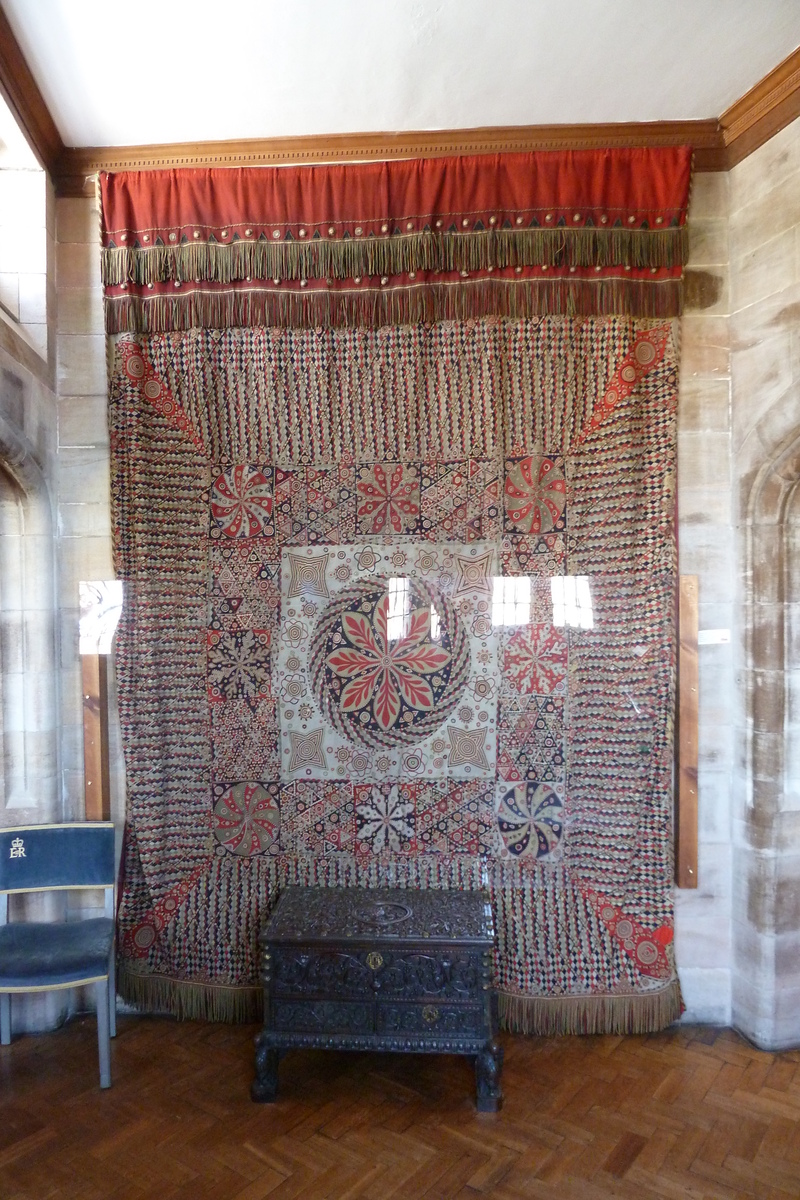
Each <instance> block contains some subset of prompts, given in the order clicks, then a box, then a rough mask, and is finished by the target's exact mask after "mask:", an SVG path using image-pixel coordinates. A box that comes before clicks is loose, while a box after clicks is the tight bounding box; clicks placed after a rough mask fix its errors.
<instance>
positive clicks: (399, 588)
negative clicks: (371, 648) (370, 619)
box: [386, 579, 411, 642]
mask: <svg viewBox="0 0 800 1200" xmlns="http://www.w3.org/2000/svg"><path fill="white" fill-rule="evenodd" d="M410 613H411V594H410V592H409V587H408V580H407V579H390V580H389V610H388V613H387V619H386V636H387V637H388V639H389V641H390V642H399V641H400V640H401V639H402V638H404V637H405V636H406V634H407V633H408V619H409V615H410Z"/></svg>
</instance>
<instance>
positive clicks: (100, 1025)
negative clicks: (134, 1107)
mask: <svg viewBox="0 0 800 1200" xmlns="http://www.w3.org/2000/svg"><path fill="white" fill-rule="evenodd" d="M114 882H115V880H114V826H113V825H112V824H111V823H110V822H89V821H86V822H83V823H81V824H76V825H21V826H18V827H16V828H14V829H0V1043H2V1045H3V1046H7V1045H8V1044H9V1042H10V1041H11V995H12V993H13V992H48V991H54V990H56V989H60V988H71V987H80V986H83V985H84V984H89V983H93V984H94V985H95V994H96V996H97V1041H98V1045H99V1048H100V1086H101V1087H104V1088H107V1087H110V1086H111V1046H110V1044H109V1037H114V1035H115V1033H116V989H115V987H114V916H115V914H114ZM78 888H84V889H85V888H104V889H105V911H106V915H105V916H104V917H92V918H91V919H89V920H85V921H77V922H67V923H64V922H40V921H36V922H34V921H30V922H26V921H19V922H16V923H13V924H9V922H8V897H9V894H11V893H14V892H44V891H63V890H66V889H78Z"/></svg>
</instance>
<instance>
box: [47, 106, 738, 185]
mask: <svg viewBox="0 0 800 1200" xmlns="http://www.w3.org/2000/svg"><path fill="white" fill-rule="evenodd" d="M687 144H689V145H692V146H694V147H695V155H696V156H695V166H696V167H697V169H698V170H701V171H702V170H706V171H714V170H722V169H724V161H723V160H724V153H725V152H724V146H723V143H722V138H721V134H720V129H719V123H718V122H717V121H715V120H711V121H652V122H628V123H625V124H607V125H517V126H506V127H495V128H485V129H443V130H428V131H424V130H419V131H413V132H405V133H349V134H329V135H326V136H316V135H315V136H311V137H291V138H259V139H254V140H248V141H230V142H183V143H176V144H172V145H157V146H114V147H89V148H80V149H77V148H76V149H67V150H65V151H64V153H63V155H62V157H61V160H60V162H59V167H58V176H57V179H56V185H57V189H58V192H59V194H60V195H70V196H73V195H81V194H82V193H84V192H86V191H87V190H89V189H90V188H91V186H92V185H91V182H90V180H89V178H88V177H89V176H91V175H93V174H94V173H95V172H96V171H99V170H100V171H148V170H155V169H163V168H165V167H192V166H215V167H241V166H251V167H252V166H262V165H265V164H270V165H273V166H278V165H286V164H291V163H296V164H302V163H325V162H364V161H368V160H381V159H392V158H441V157H447V156H449V155H454V154H497V153H502V152H510V151H515V150H516V151H531V150H577V149H600V148H602V147H604V146H683V145H687Z"/></svg>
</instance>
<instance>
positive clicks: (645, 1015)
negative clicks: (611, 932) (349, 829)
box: [117, 966, 683, 1037]
mask: <svg viewBox="0 0 800 1200" xmlns="http://www.w3.org/2000/svg"><path fill="white" fill-rule="evenodd" d="M117 990H118V992H119V994H120V996H122V998H123V1000H125V1001H126V1002H127V1003H128V1004H131V1005H132V1006H133V1007H134V1008H137V1009H139V1010H140V1011H141V1012H147V1013H169V1014H171V1015H172V1016H175V1017H177V1018H178V1019H179V1020H182V1021H216V1022H222V1023H225V1024H229V1025H245V1024H251V1023H253V1022H256V1021H261V1020H262V1019H263V1016H264V991H263V988H260V987H229V986H225V985H224V984H214V983H207V982H205V983H192V982H190V981H187V980H183V979H172V978H170V977H169V976H166V975H140V974H138V973H137V972H135V971H131V970H129V969H128V968H127V967H124V966H122V967H120V969H119V972H118V976H117ZM498 1003H499V1010H500V1024H501V1026H502V1028H503V1029H506V1030H508V1032H510V1033H525V1034H531V1035H534V1036H538V1037H553V1036H555V1035H567V1034H621V1033H658V1032H659V1031H660V1030H662V1029H666V1027H667V1026H668V1025H671V1024H672V1023H673V1021H677V1019H678V1018H679V1017H680V1015H681V1012H682V1011H683V1004H682V1001H681V990H680V984H679V983H678V981H677V979H675V980H673V981H672V982H671V983H669V984H668V985H667V986H666V987H665V988H660V989H659V990H658V991H657V992H644V993H639V994H636V995H634V994H630V995H626V996H516V995H511V994H510V993H509V992H499V993H498Z"/></svg>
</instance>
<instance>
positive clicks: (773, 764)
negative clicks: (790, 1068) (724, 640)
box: [733, 409, 800, 1048]
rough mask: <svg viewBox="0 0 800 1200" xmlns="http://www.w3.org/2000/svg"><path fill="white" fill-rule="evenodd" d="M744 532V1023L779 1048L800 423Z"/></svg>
mask: <svg viewBox="0 0 800 1200" xmlns="http://www.w3.org/2000/svg"><path fill="white" fill-rule="evenodd" d="M795 411H796V409H795ZM743 532H744V537H745V547H744V548H745V555H744V576H743V583H744V601H745V603H744V614H745V629H744V662H743V671H742V683H743V687H742V697H743V713H742V716H743V733H744V737H743V738H742V740H741V745H742V761H741V763H740V779H742V781H743V784H744V789H743V791H744V795H743V796H742V800H743V803H742V806H741V809H740V812H741V821H740V823H739V827H738V830H737V833H736V836H735V840H734V879H735V881H737V886H738V895H737V896H736V898H735V910H734V913H735V919H734V954H735V962H734V967H735V971H734V986H733V1019H734V1023H735V1024H736V1025H737V1026H738V1027H739V1028H740V1029H741V1030H742V1031H743V1032H744V1033H745V1034H746V1035H747V1036H748V1037H750V1038H751V1039H752V1040H753V1041H755V1042H756V1044H758V1045H761V1046H764V1047H769V1048H778V1047H782V1046H790V1045H797V1044H799V1043H800V1003H799V1001H800V430H798V429H794V430H793V431H792V432H791V433H789V434H788V435H786V436H785V437H784V439H783V440H782V442H780V443H779V444H778V446H777V447H776V448H775V450H774V452H773V455H772V457H771V459H770V461H769V462H768V463H767V464H765V465H764V466H763V467H762V468H761V469H760V470H759V471H758V472H757V473H756V475H755V478H754V480H753V483H752V487H751V489H750V495H749V502H748V504H747V510H746V516H745V524H744V531H743Z"/></svg>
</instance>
